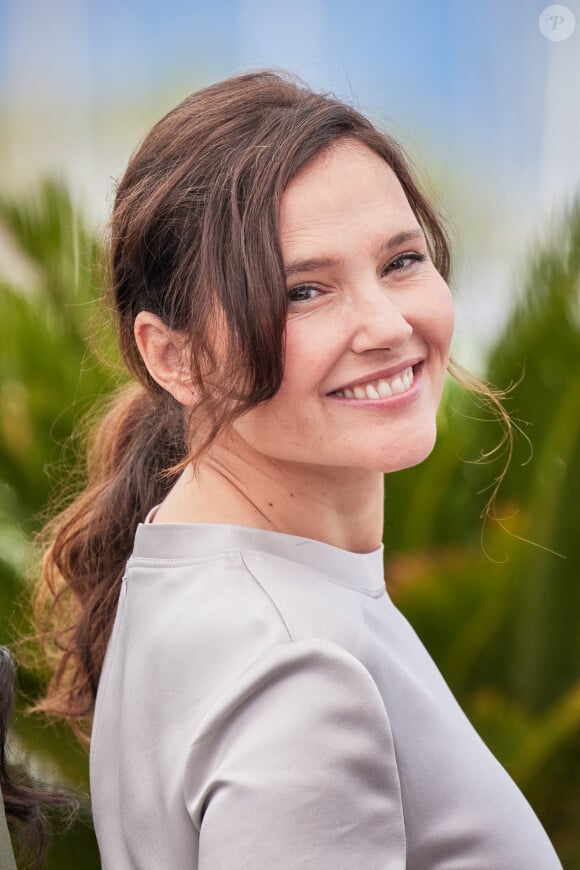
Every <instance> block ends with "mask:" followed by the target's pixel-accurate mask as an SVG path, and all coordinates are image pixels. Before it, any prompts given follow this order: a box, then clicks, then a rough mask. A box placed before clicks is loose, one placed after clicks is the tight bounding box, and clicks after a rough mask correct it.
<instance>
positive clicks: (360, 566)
mask: <svg viewBox="0 0 580 870" xmlns="http://www.w3.org/2000/svg"><path fill="white" fill-rule="evenodd" d="M155 510H156V508H152V510H151V511H149V513H148V515H147V517H146V518H145V520H144V521H143V522H142V523H139V525H138V527H137V531H136V534H135V546H134V549H133V559H147V560H154V561H161V562H164V563H173V562H184V561H185V562H187V561H198V560H200V559H203V558H204V557H211V556H216V555H218V554H220V553H226V552H241V553H242V554H243V553H244V551H246V552H251V551H253V552H258V553H263V554H264V553H265V554H268V555H271V556H277V557H278V558H281V559H285V560H287V561H290V562H295V563H298V564H300V565H302V566H304V567H305V568H309V569H310V570H311V571H314V572H316V573H317V574H321V575H323V576H326V577H327V578H328V579H331V580H334V581H336V582H338V583H340V584H341V585H344V586H348V587H350V588H353V589H357V590H359V591H361V592H366V593H367V594H368V593H370V594H375V595H376V594H379V593H381V594H382V593H383V592H384V591H385V578H384V565H383V553H384V545H383V544H382V543H381V544H380V546H379V547H377V549H376V550H371V552H369V553H355V552H353V551H352V550H344V549H342V548H341V547H336V546H334V545H333V544H327V543H325V542H324V541H318V540H316V539H314V538H308V537H304V536H301V535H291V534H288V533H286V532H278V531H274V530H270V529H259V528H255V527H253V526H240V525H235V524H233V523H153V522H151V517H152V516H153V515H154V513H155Z"/></svg>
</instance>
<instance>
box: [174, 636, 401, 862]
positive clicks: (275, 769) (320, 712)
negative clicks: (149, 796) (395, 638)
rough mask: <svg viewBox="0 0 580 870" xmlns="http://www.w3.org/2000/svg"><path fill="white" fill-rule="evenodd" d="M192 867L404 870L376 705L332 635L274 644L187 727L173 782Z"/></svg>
mask: <svg viewBox="0 0 580 870" xmlns="http://www.w3.org/2000/svg"><path fill="white" fill-rule="evenodd" d="M184 789H185V800H186V803H187V808H188V811H189V814H190V816H191V818H192V820H193V822H194V824H195V825H196V827H197V829H198V831H199V863H198V868H199V870H258V868H259V870H262V868H264V870H265V868H270V867H275V868H277V870H307V868H308V870H313V868H316V870H353V868H354V870H403V868H404V867H405V851H406V850H405V833H404V824H403V811H402V806H401V794H400V786H399V777H398V772H397V765H396V760H395V752H394V746H393V739H392V735H391V729H390V726H389V721H388V718H387V713H386V710H385V707H384V704H383V701H382V699H381V696H380V694H379V691H378V689H377V686H376V684H375V682H374V680H373V679H372V677H371V676H370V674H369V672H368V671H367V670H366V668H365V667H364V665H363V664H361V662H360V661H359V660H358V659H356V658H355V657H354V656H352V655H351V654H350V653H348V652H347V651H345V650H344V649H342V648H341V647H339V646H337V645H336V644H334V643H333V642H331V641H327V640H323V639H318V638H317V639H313V640H304V641H298V642H294V643H284V644H280V645H277V646H275V647H273V648H272V649H270V650H269V651H268V653H266V654H264V655H263V656H262V657H260V658H259V659H258V660H257V661H256V662H254V664H252V665H251V667H249V668H248V669H246V670H245V671H244V672H243V674H242V675H241V677H239V678H238V679H237V680H236V682H235V685H234V686H232V687H229V689H228V690H227V691H226V692H224V693H223V694H222V695H220V697H219V698H218V699H217V701H216V702H215V703H214V704H213V706H212V707H211V709H210V710H209V712H208V713H207V715H206V716H205V717H204V719H203V721H202V723H201V726H200V727H199V729H198V730H197V732H196V734H195V735H194V739H193V742H192V746H191V750H190V754H189V758H188V764H187V769H186V774H185V780H184Z"/></svg>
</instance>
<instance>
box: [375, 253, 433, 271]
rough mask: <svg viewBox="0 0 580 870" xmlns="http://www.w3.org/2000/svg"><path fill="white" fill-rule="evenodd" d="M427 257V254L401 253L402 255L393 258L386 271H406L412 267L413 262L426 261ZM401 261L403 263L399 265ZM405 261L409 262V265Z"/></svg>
mask: <svg viewBox="0 0 580 870" xmlns="http://www.w3.org/2000/svg"><path fill="white" fill-rule="evenodd" d="M426 259H427V255H426V254H401V256H400V257H397V258H396V259H395V260H391V262H390V263H389V265H388V266H387V268H386V269H385V271H386V272H388V271H391V270H392V271H394V272H404V271H405V270H406V269H410V268H412V264H413V263H424V262H425V260H426ZM407 261H410V262H407ZM400 263H403V265H402V266H401V265H399V264H400ZM405 263H407V265H405Z"/></svg>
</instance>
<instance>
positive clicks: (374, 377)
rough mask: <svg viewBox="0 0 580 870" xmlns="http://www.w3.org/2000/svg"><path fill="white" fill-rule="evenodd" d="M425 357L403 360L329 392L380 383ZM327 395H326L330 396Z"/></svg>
mask: <svg viewBox="0 0 580 870" xmlns="http://www.w3.org/2000/svg"><path fill="white" fill-rule="evenodd" d="M424 359H425V357H422V356H417V357H414V358H413V359H408V360H404V361H403V362H399V363H395V365H392V366H390V368H388V369H379V370H378V371H376V372H369V373H368V374H366V375H363V376H362V377H360V378H356V380H354V381H349V382H348V383H346V384H343V385H342V386H341V387H335V388H334V390H331V391H330V393H336V392H338V391H339V390H347V389H352V388H353V387H357V386H358V385H359V384H368V383H369V382H371V381H380V380H381V379H383V378H384V379H385V380H388V379H389V378H392V377H394V376H395V375H398V374H399V373H400V372H404V371H405V369H408V368H409V367H410V366H416V365H418V364H419V363H422V362H423V361H424ZM330 393H327V395H330Z"/></svg>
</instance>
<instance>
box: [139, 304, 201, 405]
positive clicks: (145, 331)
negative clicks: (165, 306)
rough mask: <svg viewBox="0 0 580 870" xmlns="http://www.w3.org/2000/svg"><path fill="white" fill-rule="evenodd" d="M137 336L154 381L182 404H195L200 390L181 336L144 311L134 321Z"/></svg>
mask: <svg viewBox="0 0 580 870" xmlns="http://www.w3.org/2000/svg"><path fill="white" fill-rule="evenodd" d="M134 336H135V343H136V344H137V348H138V350H139V353H140V354H141V357H142V358H143V362H144V363H145V366H146V368H147V371H148V372H149V374H150V375H151V377H152V378H153V380H154V381H156V383H158V384H159V386H160V387H162V388H163V389H164V390H166V391H167V392H168V393H170V394H171V395H172V396H173V398H174V399H175V400H176V401H177V402H179V403H180V405H185V406H187V407H191V406H192V405H194V404H195V402H196V400H197V391H196V390H195V387H194V385H193V382H192V379H191V372H190V370H189V367H188V366H187V365H186V364H185V362H184V360H185V353H184V339H183V336H182V335H181V333H179V332H176V331H175V330H173V329H170V328H169V327H168V326H166V324H165V323H163V321H162V320H161V318H159V317H157V315H156V314H152V312H150V311H141V312H139V314H138V315H137V317H136V318H135V325H134Z"/></svg>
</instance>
